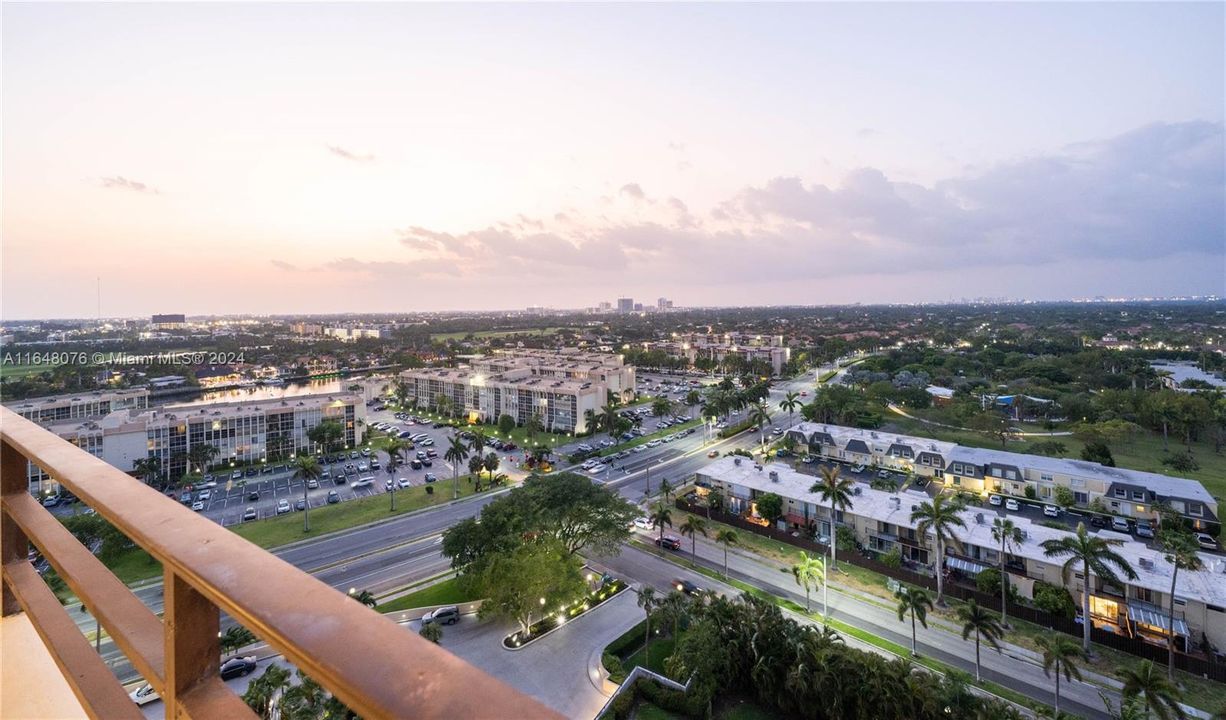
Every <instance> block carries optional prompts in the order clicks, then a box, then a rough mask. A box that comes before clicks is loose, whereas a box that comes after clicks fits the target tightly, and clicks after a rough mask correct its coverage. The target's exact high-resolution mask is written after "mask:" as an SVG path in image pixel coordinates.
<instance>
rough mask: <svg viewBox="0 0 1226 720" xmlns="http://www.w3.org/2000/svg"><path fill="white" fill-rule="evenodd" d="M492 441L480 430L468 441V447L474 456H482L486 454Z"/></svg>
mask: <svg viewBox="0 0 1226 720" xmlns="http://www.w3.org/2000/svg"><path fill="white" fill-rule="evenodd" d="M489 444H490V439H489V438H488V437H486V436H485V433H483V432H481V431H480V430H478V431H476V432H474V433H473V435H472V437H471V438H469V439H468V447H469V449H471V450H472V451H473V454H474V455H477V456H480V455H481V454H482V453H484V452H485V448H487V447H489Z"/></svg>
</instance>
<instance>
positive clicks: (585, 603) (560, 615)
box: [502, 578, 629, 650]
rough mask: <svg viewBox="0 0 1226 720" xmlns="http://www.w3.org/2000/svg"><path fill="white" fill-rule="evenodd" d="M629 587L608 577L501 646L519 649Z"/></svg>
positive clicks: (515, 633)
mask: <svg viewBox="0 0 1226 720" xmlns="http://www.w3.org/2000/svg"><path fill="white" fill-rule="evenodd" d="M627 587H629V586H628V585H627V584H626V583H625V582H624V581H622V580H620V579H618V578H610V579H609V580H608V581H607V582H605V583H603V584H602V585H601V586H600V588H598V589H596V590H593V591H592V592H590V593H588V594H587V595H586V596H584V598H583V599H582V600H580V601H578V602H576V603H574V604H572V605H570V606H568V607H565V608H562V609H560V610H559V611H558V612H556V613H554V614H551V615H547V616H545V617H543V618H541V619H540V620H537V621H536V622H534V623H532V624H531V625H529V626H528V632H527V633H524V632H523V631H522V630H520V631H517V632H514V633H511V634H510V635H507V636H506V637H504V638H503V639H502V647H503V648H505V649H507V650H519V649H522V648H525V647H527V646H528V645H530V644H532V643H534V642H536V641H537V640H540V639H541V638H543V637H545V636H546V635H548V634H549V633H551V632H553V631H554V630H557V629H558V628H560V627H562V626H563V625H565V624H566V623H568V622H571V621H572V620H575V619H577V618H579V617H582V616H583V615H584V614H586V613H589V612H591V611H592V610H595V609H596V608H597V607H599V606H601V605H603V604H604V603H606V602H608V601H609V600H612V599H613V598H614V597H616V596H617V594H618V593H620V592H622V591H624V590H625V589H626V588H627Z"/></svg>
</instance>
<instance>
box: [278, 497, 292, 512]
mask: <svg viewBox="0 0 1226 720" xmlns="http://www.w3.org/2000/svg"><path fill="white" fill-rule="evenodd" d="M289 511H290V506H289V500H279V501H277V514H278V515H284V514H285V513H287V512H289Z"/></svg>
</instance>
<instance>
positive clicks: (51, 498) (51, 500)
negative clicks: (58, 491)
mask: <svg viewBox="0 0 1226 720" xmlns="http://www.w3.org/2000/svg"><path fill="white" fill-rule="evenodd" d="M60 500H61V498H60V496H59V495H48V496H47V497H46V498H44V499H43V507H55V506H56V505H59V504H60Z"/></svg>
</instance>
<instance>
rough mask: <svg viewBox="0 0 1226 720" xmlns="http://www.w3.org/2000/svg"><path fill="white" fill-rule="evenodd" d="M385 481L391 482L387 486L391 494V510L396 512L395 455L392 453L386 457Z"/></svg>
mask: <svg viewBox="0 0 1226 720" xmlns="http://www.w3.org/2000/svg"><path fill="white" fill-rule="evenodd" d="M387 481H388V482H389V483H391V485H389V486H388V492H389V493H391V496H392V510H391V512H396V457H395V456H394V455H388V457H387Z"/></svg>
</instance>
